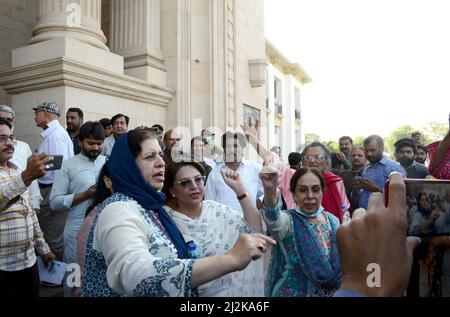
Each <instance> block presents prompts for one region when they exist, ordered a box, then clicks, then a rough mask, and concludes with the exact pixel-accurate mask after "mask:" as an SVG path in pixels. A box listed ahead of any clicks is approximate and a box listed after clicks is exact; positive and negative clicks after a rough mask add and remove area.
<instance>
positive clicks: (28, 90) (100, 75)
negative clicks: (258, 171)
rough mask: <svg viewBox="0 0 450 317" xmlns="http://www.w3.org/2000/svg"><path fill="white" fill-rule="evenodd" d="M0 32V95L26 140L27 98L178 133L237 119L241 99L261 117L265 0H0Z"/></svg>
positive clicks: (31, 133)
mask: <svg viewBox="0 0 450 317" xmlns="http://www.w3.org/2000/svg"><path fill="white" fill-rule="evenodd" d="M0 39H1V40H2V42H3V44H4V45H2V47H1V48H0V102H1V103H6V104H9V105H11V107H12V108H13V109H14V110H15V112H16V116H17V119H16V127H15V134H17V136H18V137H19V138H21V139H22V140H24V141H26V142H28V143H30V145H31V146H32V147H33V148H35V147H36V146H37V145H38V144H39V142H40V136H39V133H40V132H41V131H40V130H39V129H38V128H37V127H36V126H35V124H34V115H33V112H32V110H31V107H32V106H34V105H36V104H39V103H41V102H44V101H50V100H52V101H55V102H57V103H58V104H59V105H60V106H61V110H62V111H63V112H64V113H65V112H66V110H67V109H68V108H70V107H79V108H81V109H82V110H83V111H84V113H85V121H86V120H98V119H100V118H103V117H111V116H112V115H114V114H116V113H124V114H127V115H128V116H130V128H133V127H136V126H139V125H147V126H150V125H153V124H155V123H159V124H162V125H163V126H164V127H165V128H166V129H169V128H173V127H181V128H182V129H183V134H184V136H185V137H184V139H185V140H186V141H188V140H189V139H190V137H192V136H194V135H199V133H200V131H201V129H202V128H207V127H215V129H216V130H218V131H219V132H220V131H225V130H226V129H235V128H238V127H239V126H240V125H241V124H242V123H243V120H244V118H246V115H248V111H247V110H248V109H251V110H252V111H253V112H252V113H253V114H257V113H259V114H260V117H261V120H262V123H263V124H266V121H265V120H266V116H265V115H263V114H264V113H263V112H265V108H266V86H265V84H266V68H267V62H266V59H265V56H266V42H265V37H264V1H263V0H249V1H247V0H0ZM64 121H65V118H64V116H62V117H61V123H63V124H65V122H64ZM216 137H217V138H218V137H219V133H216ZM217 141H218V140H217Z"/></svg>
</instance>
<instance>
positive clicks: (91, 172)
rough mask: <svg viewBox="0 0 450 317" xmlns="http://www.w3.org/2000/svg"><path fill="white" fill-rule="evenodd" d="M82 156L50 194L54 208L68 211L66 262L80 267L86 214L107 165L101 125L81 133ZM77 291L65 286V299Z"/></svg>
mask: <svg viewBox="0 0 450 317" xmlns="http://www.w3.org/2000/svg"><path fill="white" fill-rule="evenodd" d="M79 139H80V145H81V153H80V154H78V155H75V156H74V157H72V158H71V159H69V160H67V161H64V163H63V165H62V167H61V170H59V171H58V172H57V173H56V176H55V181H54V183H53V188H52V192H51V194H50V206H51V207H52V209H55V210H65V211H68V215H67V221H66V225H65V227H64V262H66V263H77V239H76V237H77V234H78V231H79V230H80V227H81V225H82V224H83V221H84V218H85V214H86V210H87V209H88V207H89V206H90V205H91V204H92V201H93V198H94V196H95V193H96V188H95V184H96V183H97V178H98V175H99V174H100V171H101V169H102V167H103V165H104V164H105V162H106V157H105V156H103V155H100V153H101V151H102V146H103V141H104V140H105V135H104V131H103V127H102V125H101V123H100V122H97V121H96V122H92V121H88V122H86V123H85V124H83V126H82V127H81V129H80V134H79ZM74 292H75V287H73V288H69V287H67V285H66V282H64V295H65V296H73V295H74Z"/></svg>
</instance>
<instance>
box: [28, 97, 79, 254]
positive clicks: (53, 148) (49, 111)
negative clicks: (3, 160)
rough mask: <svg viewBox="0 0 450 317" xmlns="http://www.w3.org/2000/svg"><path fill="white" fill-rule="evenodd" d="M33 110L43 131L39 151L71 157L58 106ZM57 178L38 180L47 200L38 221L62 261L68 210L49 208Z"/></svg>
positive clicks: (48, 175) (49, 175) (49, 174)
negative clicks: (54, 182)
mask: <svg viewBox="0 0 450 317" xmlns="http://www.w3.org/2000/svg"><path fill="white" fill-rule="evenodd" d="M33 110H34V115H35V117H34V121H35V122H36V125H37V126H38V127H40V128H42V129H43V130H44V131H42V133H41V137H42V139H43V140H42V143H41V145H40V146H39V148H38V150H37V152H38V153H47V154H49V155H62V156H63V160H67V159H69V158H71V157H72V156H73V155H74V153H73V143H72V139H71V138H70V136H69V134H68V133H67V131H66V130H65V129H64V128H63V127H62V126H61V124H60V123H59V121H58V118H59V116H60V115H61V111H60V109H59V107H58V105H57V104H56V103H55V102H52V101H50V102H44V103H41V104H40V105H38V106H36V107H33ZM54 178H55V172H54V171H48V172H47V173H46V174H45V175H44V176H43V177H41V178H39V180H38V183H39V189H40V190H41V195H42V198H43V199H44V200H43V202H42V204H41V212H40V213H39V215H38V219H39V224H40V225H41V228H42V231H43V232H44V236H45V239H46V241H47V243H48V244H49V246H50V249H52V250H53V251H54V252H55V254H56V257H57V258H58V259H59V260H62V257H63V252H64V243H63V232H64V226H65V223H66V218H67V211H63V210H61V211H59V210H57V211H52V210H51V208H50V205H49V197H50V192H51V189H52V185H53V180H54Z"/></svg>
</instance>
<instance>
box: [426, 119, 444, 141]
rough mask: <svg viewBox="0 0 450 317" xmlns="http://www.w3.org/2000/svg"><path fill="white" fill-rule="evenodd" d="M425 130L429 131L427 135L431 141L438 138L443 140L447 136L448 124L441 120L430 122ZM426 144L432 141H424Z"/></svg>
mask: <svg viewBox="0 0 450 317" xmlns="http://www.w3.org/2000/svg"><path fill="white" fill-rule="evenodd" d="M424 130H425V131H426V132H427V136H428V138H429V141H431V142H434V141H438V140H442V139H443V138H444V136H445V134H446V133H447V131H448V126H447V124H445V123H441V122H436V121H433V122H430V123H428V125H427V126H426V127H424ZM422 143H424V144H428V143H430V142H427V143H425V142H422Z"/></svg>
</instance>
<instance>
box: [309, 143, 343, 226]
mask: <svg viewBox="0 0 450 317" xmlns="http://www.w3.org/2000/svg"><path fill="white" fill-rule="evenodd" d="M302 166H303V167H310V168H317V169H318V170H319V171H320V172H321V173H322V174H323V177H324V178H325V184H326V188H327V189H326V191H324V193H323V200H322V206H323V208H325V210H327V211H328V212H331V213H332V214H333V215H335V216H336V217H337V218H338V219H339V222H340V223H342V221H343V220H347V219H349V217H350V213H349V212H348V209H349V208H350V202H349V200H348V198H347V194H346V193H345V185H344V181H343V180H342V178H341V177H339V176H337V175H335V174H333V173H331V172H330V171H329V169H330V166H331V155H330V151H329V150H328V148H327V147H326V146H325V145H323V144H322V143H320V142H313V143H311V144H309V145H308V146H306V147H305V149H304V150H303V153H302ZM344 216H345V217H344Z"/></svg>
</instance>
